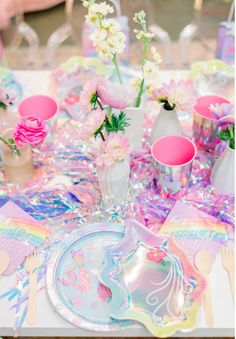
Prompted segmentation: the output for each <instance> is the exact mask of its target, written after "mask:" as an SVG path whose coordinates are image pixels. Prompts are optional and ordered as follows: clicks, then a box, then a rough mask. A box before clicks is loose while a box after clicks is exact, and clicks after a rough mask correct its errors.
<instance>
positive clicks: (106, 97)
mask: <svg viewBox="0 0 236 339" xmlns="http://www.w3.org/2000/svg"><path fill="white" fill-rule="evenodd" d="M97 93H98V96H99V98H100V99H101V101H102V103H103V104H104V105H108V106H110V107H112V108H116V109H121V110H122V109H125V108H126V107H128V106H130V105H132V104H133V103H134V100H135V97H136V94H137V93H136V90H135V89H134V88H133V87H132V86H130V85H123V84H118V83H113V82H110V81H108V80H107V79H105V78H99V80H98V89H97Z"/></svg>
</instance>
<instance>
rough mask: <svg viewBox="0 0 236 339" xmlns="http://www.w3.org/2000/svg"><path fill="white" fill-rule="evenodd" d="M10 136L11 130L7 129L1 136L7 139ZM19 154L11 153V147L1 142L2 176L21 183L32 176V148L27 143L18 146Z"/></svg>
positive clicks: (15, 182)
mask: <svg viewBox="0 0 236 339" xmlns="http://www.w3.org/2000/svg"><path fill="white" fill-rule="evenodd" d="M11 136H12V130H7V131H6V132H5V133H3V135H2V137H3V138H4V139H5V140H8V139H9V138H10V137H11ZM19 151H20V155H18V154H13V153H12V151H11V149H10V148H9V147H8V146H6V145H5V144H3V143H1V157H2V165H3V171H4V177H5V179H6V180H7V181H9V182H11V183H14V184H23V183H25V182H27V181H29V180H30V179H31V178H32V177H33V176H34V172H35V169H34V165H33V157H32V150H31V148H30V146H29V145H25V146H23V147H19Z"/></svg>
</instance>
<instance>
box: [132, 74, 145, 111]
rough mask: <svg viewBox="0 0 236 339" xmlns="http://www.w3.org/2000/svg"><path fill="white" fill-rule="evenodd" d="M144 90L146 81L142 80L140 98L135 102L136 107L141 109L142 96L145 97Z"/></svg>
mask: <svg viewBox="0 0 236 339" xmlns="http://www.w3.org/2000/svg"><path fill="white" fill-rule="evenodd" d="M143 89H144V79H142V81H141V83H140V87H139V92H138V96H137V98H136V100H135V104H134V106H135V107H139V106H140V104H141V98H142V95H143Z"/></svg>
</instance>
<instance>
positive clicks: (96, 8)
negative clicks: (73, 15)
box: [83, 1, 114, 23]
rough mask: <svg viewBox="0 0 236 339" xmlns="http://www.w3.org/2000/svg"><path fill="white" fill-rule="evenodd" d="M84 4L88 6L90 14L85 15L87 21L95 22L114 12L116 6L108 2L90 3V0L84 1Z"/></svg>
mask: <svg viewBox="0 0 236 339" xmlns="http://www.w3.org/2000/svg"><path fill="white" fill-rule="evenodd" d="M83 4H84V7H86V8H88V14H87V15H86V16H85V18H86V22H87V23H94V22H96V21H98V20H100V19H102V18H103V17H106V16H107V15H108V14H112V13H113V12H114V8H113V7H112V6H110V5H108V4H107V3H106V2H101V3H100V4H96V3H95V2H94V1H92V2H90V3H89V2H88V1H84V2H83Z"/></svg>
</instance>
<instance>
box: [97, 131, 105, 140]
mask: <svg viewBox="0 0 236 339" xmlns="http://www.w3.org/2000/svg"><path fill="white" fill-rule="evenodd" d="M99 134H100V137H101V138H102V141H106V140H105V137H104V135H103V133H102V131H100V132H99Z"/></svg>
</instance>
